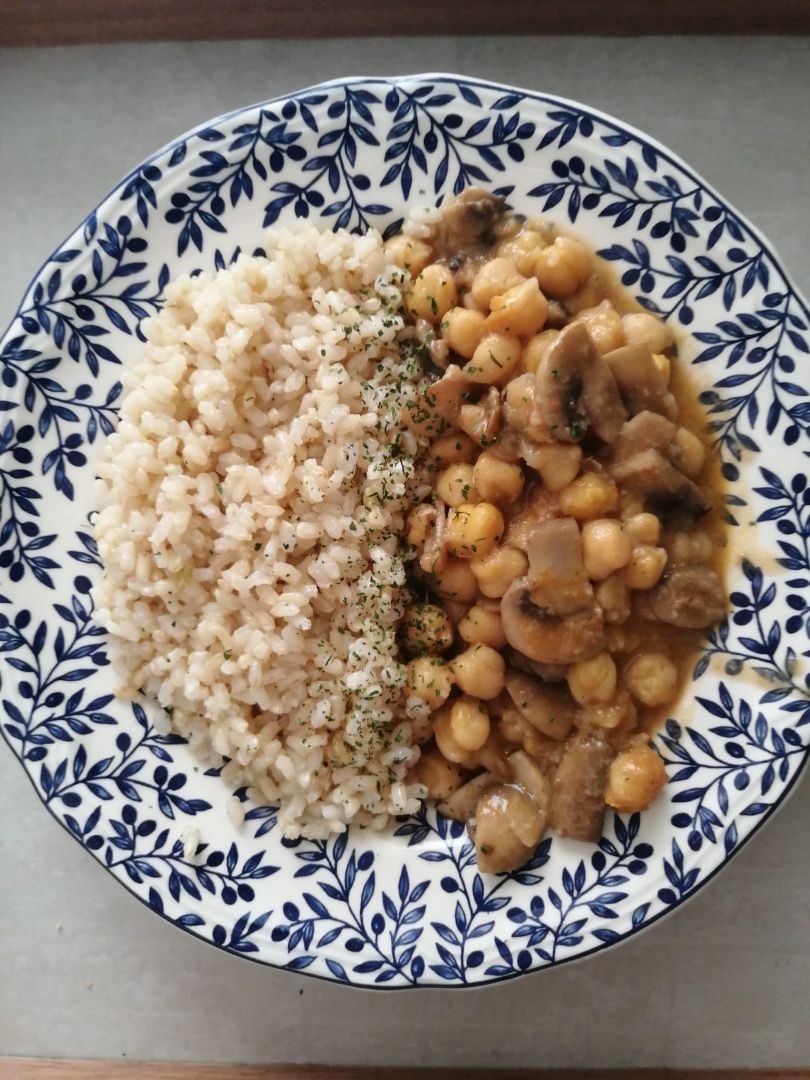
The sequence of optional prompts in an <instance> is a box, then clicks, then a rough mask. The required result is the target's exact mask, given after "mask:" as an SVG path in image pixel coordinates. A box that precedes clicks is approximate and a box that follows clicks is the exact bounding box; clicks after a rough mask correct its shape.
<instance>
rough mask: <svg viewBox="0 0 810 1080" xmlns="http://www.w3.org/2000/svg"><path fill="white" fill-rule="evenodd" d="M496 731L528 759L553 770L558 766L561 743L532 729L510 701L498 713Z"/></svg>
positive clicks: (561, 749)
mask: <svg viewBox="0 0 810 1080" xmlns="http://www.w3.org/2000/svg"><path fill="white" fill-rule="evenodd" d="M498 730H499V731H500V733H501V735H502V736H503V737H504V739H506V741H507V742H508V743H510V744H511V745H512V746H522V747H523V749H524V750H525V751H526V753H527V754H528V755H529V757H530V758H532V759H533V760H534V761H538V762H542V763H543V765H544V766H545V767H546V768H548V769H550V770H553V769H556V768H557V766H558V765H559V763H560V758H561V757H562V752H563V743H559V742H557V740H556V739H550V738H549V737H548V736H547V735H543V734H542V732H540V731H538V730H537V728H536V727H533V726H532V725H531V724H530V723H529V721H528V720H526V719H525V718H524V716H523V714H522V713H521V712H520V711H519V710H518V709H516V708H515V706H514V705H513V704H512V703H511V699H509V704H508V705H506V706H505V707H504V708H503V709H501V711H500V714H499V716H498Z"/></svg>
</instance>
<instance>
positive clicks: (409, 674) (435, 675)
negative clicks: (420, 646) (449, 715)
mask: <svg viewBox="0 0 810 1080" xmlns="http://www.w3.org/2000/svg"><path fill="white" fill-rule="evenodd" d="M406 681H407V684H408V689H409V690H410V691H411V693H412V694H413V695H414V697H418V698H420V699H421V700H422V701H425V702H427V704H428V705H429V706H430V708H431V709H438V708H439V707H440V706H441V705H444V703H445V701H447V699H448V698H449V697H450V691H451V690H452V689H453V672H452V670H451V669H450V668H449V667H448V666H447V664H445V662H444V660H441V659H440V658H439V657H436V656H417V657H416V658H415V659H413V660H409V661H408V664H407V666H406Z"/></svg>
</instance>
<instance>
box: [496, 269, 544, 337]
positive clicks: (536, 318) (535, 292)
mask: <svg viewBox="0 0 810 1080" xmlns="http://www.w3.org/2000/svg"><path fill="white" fill-rule="evenodd" d="M547 315H548V300H546V298H545V296H543V294H542V293H541V292H540V286H539V285H538V284H537V278H528V279H527V280H526V281H523V282H521V283H520V285H513V286H512V288H511V289H507V290H506V292H505V293H501V295H500V296H493V298H492V302H491V304H490V313H489V315H488V316H487V329H488V330H491V331H494V332H495V333H499V334H517V335H518V337H528V336H529V335H530V334H536V333H538V331H540V330H542V329H543V324H544V323H545V321H546V316H547Z"/></svg>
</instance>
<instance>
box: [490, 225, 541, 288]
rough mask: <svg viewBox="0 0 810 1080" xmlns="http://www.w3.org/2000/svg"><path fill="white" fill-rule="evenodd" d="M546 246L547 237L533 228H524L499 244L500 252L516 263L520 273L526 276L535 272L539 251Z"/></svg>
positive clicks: (502, 255)
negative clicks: (535, 262)
mask: <svg viewBox="0 0 810 1080" xmlns="http://www.w3.org/2000/svg"><path fill="white" fill-rule="evenodd" d="M545 246H546V241H545V239H544V238H543V237H542V236H541V235H540V233H539V232H535V231H534V230H533V229H522V230H521V231H520V232H519V233H518V234H517V236H513V237H511V238H510V239H509V240H504V241H502V242H501V243H500V244H499V245H498V254H499V255H500V256H501V257H502V258H504V259H508V260H509V261H510V262H511V263H513V264H514V266H515V267H516V269H517V270H518V272H519V273H521V274H525V275H526V276H528V275H530V274H532V273H534V260H535V257H536V256H537V252H538V251H539V250H540V249H541V248H544V247H545Z"/></svg>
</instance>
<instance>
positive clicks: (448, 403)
mask: <svg viewBox="0 0 810 1080" xmlns="http://www.w3.org/2000/svg"><path fill="white" fill-rule="evenodd" d="M469 389H470V383H469V380H468V379H467V377H466V375H464V373H463V372H462V370H461V368H460V367H459V366H458V365H457V364H450V365H448V368H447V370H446V371H445V373H444V375H442V377H441V378H440V379H437V380H436V382H434V383H431V385H430V387H429V388H428V390H427V391H426V398H425V400H426V402H427V405H428V408H430V409H432V411H433V412H435V413H437V414H438V415H439V416H440V417H441V418H442V420H445V421H446V422H447V423H448V424H456V423H458V416H459V412H460V411H461V406H462V404H463V401H464V395H465V394H466V393H467V392H468V390H469Z"/></svg>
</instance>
